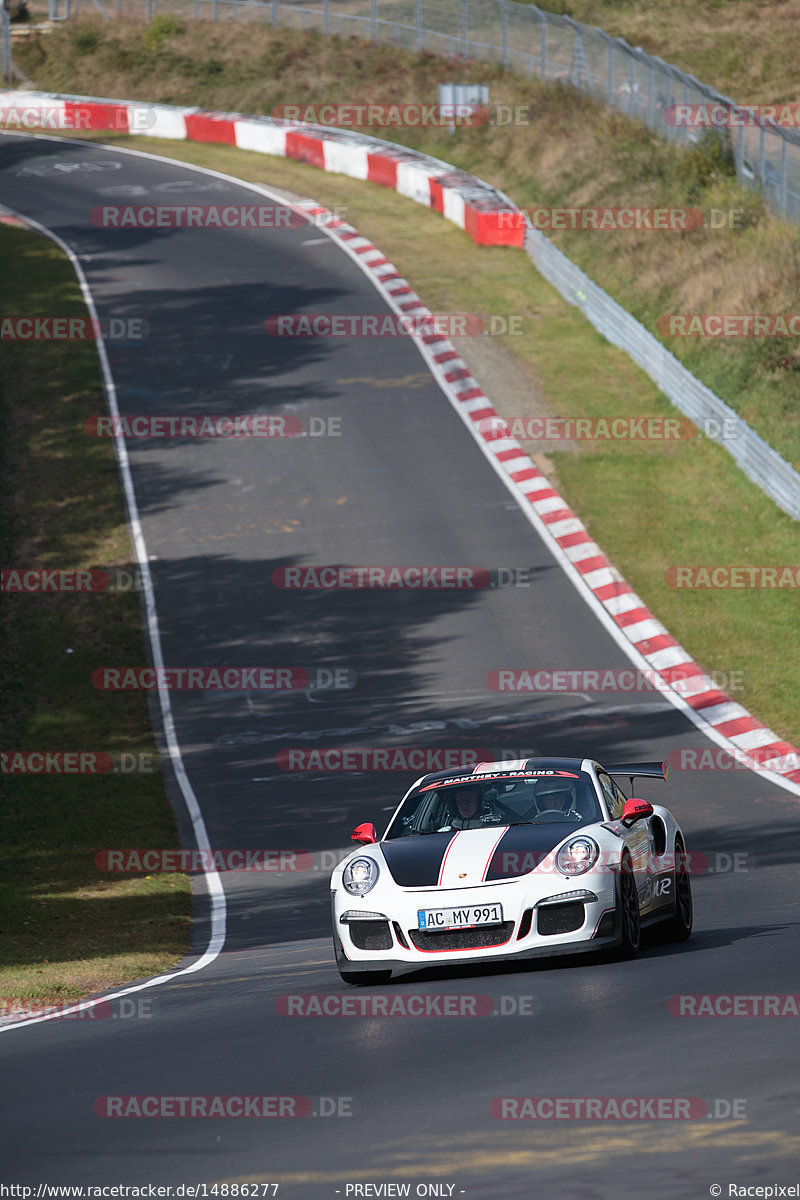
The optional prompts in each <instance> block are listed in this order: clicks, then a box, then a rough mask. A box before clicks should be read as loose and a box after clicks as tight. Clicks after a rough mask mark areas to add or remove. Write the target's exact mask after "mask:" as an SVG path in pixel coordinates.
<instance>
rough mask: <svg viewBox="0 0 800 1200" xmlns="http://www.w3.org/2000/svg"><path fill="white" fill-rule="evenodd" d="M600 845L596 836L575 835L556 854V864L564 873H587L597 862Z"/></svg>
mask: <svg viewBox="0 0 800 1200" xmlns="http://www.w3.org/2000/svg"><path fill="white" fill-rule="evenodd" d="M599 854H600V847H599V846H598V844H597V842H596V841H595V840H594V838H590V837H574V838H571V839H570V840H569V841H568V842H566V843H565V844H564V845H563V846H562V847H561V849H560V850H559V852H558V854H557V856H556V866H557V867H558V869H559V871H560V872H561V874H562V875H585V874H586V872H587V871H591V869H592V867H593V866H594V864H595V863H596V862H597V859H598V856H599Z"/></svg>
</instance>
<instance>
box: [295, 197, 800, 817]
mask: <svg viewBox="0 0 800 1200" xmlns="http://www.w3.org/2000/svg"><path fill="white" fill-rule="evenodd" d="M297 207H299V208H302V209H304V210H305V211H307V212H309V213H311V214H312V215H313V217H314V221H315V224H317V225H319V226H320V227H322V228H325V229H326V230H327V231H328V232H329V233H330V234H331V235H332V236H333V237H335V238H336V240H337V241H338V242H339V243H340V244H341V245H342V246H343V247H344V248H345V249H346V250H347V251H348V253H349V254H350V255H351V257H353V258H354V259H356V261H358V262H359V263H360V264H361V266H362V268H363V270H364V271H365V272H366V273H367V274H368V275H370V276H371V277H372V279H373V282H374V284H375V285H376V287H377V288H378V290H379V291H380V292H382V293H383V295H384V298H385V299H386V300H387V301H388V302H389V304H390V306H391V307H392V308H393V309H394V310H395V311H396V312H397V313H402V314H405V315H409V316H415V317H416V316H419V317H423V316H428V315H430V310H429V309H428V308H427V307H426V306H425V305H424V304H423V303H422V301H421V300H420V298H419V296H418V295H417V294H416V292H415V291H414V290H413V288H412V287H411V286H410V285H409V284H408V282H407V281H406V280H405V279H404V278H403V277H402V276H401V275H400V274H399V272H398V271H397V270H396V269H395V267H394V266H393V265H392V264H391V263H390V262H389V261H388V260H387V259H386V258H385V257H384V255H383V254H382V253H381V251H380V250H378V248H377V247H376V246H374V245H373V244H372V242H370V241H368V240H367V239H366V238H363V237H361V236H360V234H359V233H358V232H357V230H355V229H354V228H353V227H352V226H351V225H348V224H347V223H346V222H345V221H343V220H341V219H340V218H338V217H336V216H335V215H334V214H333V213H331V212H329V211H328V210H327V209H325V208H323V207H321V206H320V205H316V204H314V203H313V201H305V202H303V203H302V204H300V205H298V206H297ZM415 340H416V341H417V342H418V343H420V348H421V349H422V350H423V354H424V357H425V358H426V359H427V360H428V362H429V363H430V365H431V369H432V371H433V374H434V375H435V377H436V379H437V380H438V382H439V384H440V386H441V387H442V389H443V390H444V391H445V392H446V394H447V395H448V396H449V397H450V399H451V401H452V402H453V403H454V405H455V407H456V408H457V411H458V412H459V414H460V416H461V417H462V419H463V420H464V421H465V423H466V424H467V425H468V426H469V427H470V429H471V430H472V433H473V435H474V436H475V438H476V439H477V440H478V441H479V443H480V444H481V446H482V447H483V449H484V452H485V453H486V454H487V457H489V458H490V459H491V461H492V462H493V464H494V465H495V468H496V469H497V470H498V472H499V473H500V474H501V475H502V476H503V477H504V478H505V480H506V481H507V482H508V483H509V484H510V485H511V486H512V490H513V491H514V493H515V495H516V496H517V499H518V500H520V502H521V503H522V505H523V508H526V509H527V510H528V512H529V513H530V514H535V517H536V521H535V522H534V523H535V524H536V527H537V529H538V530H539V532H540V534H541V535H542V537H543V538H544V540H545V541H546V542H547V543H549V544H550V545H551V547H553V548H557V550H558V552H559V553H558V554H557V555H556V557H557V558H558V560H559V562H560V564H561V566H562V567H563V568H564V570H565V571H566V572H567V574H568V575H569V576H570V577H571V579H572V581H573V582H575V583H577V584H578V586H579V590H580V591H581V592H582V593H583V594H584V596H585V593H586V590H587V589H588V591H589V592H590V593H591V596H592V597H593V598H594V600H595V601H596V602H597V604H598V605H599V606H600V610H601V611H602V613H603V615H604V617H605V618H606V619H605V620H604V622H603V623H604V624H605V625H606V627H607V628H610V630H613V632H614V634H615V635H616V636H615V640H616V641H617V642H618V644H623V641H624V648H625V649H626V650H628V651H630V650H632V651H634V652H635V655H629V656H631V657H633V658H634V661H635V663H636V665H637V666H639V667H641V668H642V669H645V670H647V671H649V672H650V673H653V672H655V673H656V674H657V675H658V676H659V678H660V679H661V680H663V682H664V684H665V685H666V687H667V689H668V690H665V691H664V692H663V693H660V694H663V695H665V696H666V697H667V698H668V699H669V700H670V701H671V702H672V703H673V704H675V705H676V707H679V708H681V709H682V710H683V711H684V712H685V713H686V715H687V716H689V718H690V719H691V720H692V721H693V724H695V725H696V726H697V727H698V728H699V729H701V730H702V731H703V732H705V733H707V734H709V735H710V736H712V731H713V740H714V741H715V742H716V743H717V744H718V745H719V746H720V747H722V748H723V749H725V750H727V751H728V752H729V753H730V755H731V756H732V757H733V758H735V759H737V760H738V761H740V762H741V763H742V765H743V766H746V767H748V768H750V769H752V770H754V771H757V772H758V773H759V774H761V775H763V776H765V777H766V778H770V779H771V780H772V781H773V782H775V783H780V784H781V785H782V786H784V787H785V786H787V784H788V785H789V790H791V791H793V792H795V794H797V795H800V751H798V750H796V749H795V747H793V746H792V745H790V744H789V743H788V742H784V741H782V740H781V739H780V738H779V737H778V736H777V734H775V733H774V732H773V731H772V730H771V729H768V728H767V727H766V726H764V725H762V724H761V723H760V722H759V721H757V720H756V718H755V717H753V716H751V715H750V713H748V711H747V710H746V709H745V708H744V707H743V706H742V705H741V704H738V703H737V702H736V701H734V700H732V699H731V697H730V696H729V695H727V693H725V692H723V691H721V690H720V689H719V688H717V687H716V686H715V685H714V684H713V682H712V681H711V679H709V677H708V676H707V675H706V674H705V673H704V672H703V670H702V669H701V668H700V667H699V666H698V664H697V663H696V662H695V661H694V660H693V659H692V657H691V655H690V654H688V653H687V651H686V650H684V648H683V647H682V646H681V645H680V644H679V643H678V642H677V641H676V640H675V638H673V637H672V636H671V634H670V633H669V632H668V630H667V629H666V628H665V627H664V626H663V625H662V624H661V622H660V621H658V620H657V619H656V617H654V616H653V614H652V613H651V612H650V610H649V609H648V608H647V606H646V605H645V603H644V601H643V600H641V599H640V597H639V596H637V594H636V593H635V592H634V590H633V588H631V587H630V585H629V584H628V583H626V582H625V580H624V578H623V577H622V575H621V574H620V573H619V571H618V570H617V569H616V567H614V565H613V564H612V563H611V562H610V561H609V559H608V558H606V556H605V554H603V552H602V550H601V549H600V547H599V546H598V545H597V543H596V542H595V541H593V540H592V538H591V537H590V535H589V533H588V531H587V529H586V528H585V526H584V525H583V523H582V522H581V520H580V518H579V517H578V516H576V514H575V513H574V512H573V511H572V509H571V508H570V507H569V505H568V504H567V502H566V501H565V500H564V499H563V497H562V496H560V495H559V494H558V492H557V491H556V490H555V488H554V487H553V486H552V485H551V483H550V481H549V480H548V479H547V478H546V476H544V475H543V474H542V472H541V471H540V470H539V469H538V468H537V467H536V466H535V465H534V464H533V462H532V460H531V458H530V456H529V455H528V454H527V453H526V452H525V451H524V450H523V449H522V447H521V446H520V444H519V442H518V441H517V440H516V439H515V438H513V437H512V436H511V434H510V432H509V429H508V426H507V424H506V422H505V421H504V420H503V418H502V417H501V416H499V414H498V413H497V412H496V410H495V408H494V407H493V405H492V402H491V401H490V400H489V399H488V397H487V396H486V395H485V393H484V392H483V390H482V389H481V387H480V385H479V384H478V382H477V380H476V379H475V377H474V376H473V375H472V374H471V372H470V371H469V368H468V367H467V365H466V363H465V362H464V360H463V359H462V358H460V357H459V355H458V353H457V352H456V350H455V349H454V347H453V345H452V343H451V342H449V341H448V340H447V339H446V338H443V337H440V336H439V335H436V334H430V335H423V336H420V337H415ZM609 621H610V623H611V624H610V625H609ZM675 683H678V685H679V689H680V690H677V689H676V690H673V689H672V685H674V684H675ZM681 684H683V688H680V685H681ZM754 751H757V752H758V760H756V759H755V758H751V757H750V755H749V753H748V752H754ZM787 759H788V760H789V762H790V763H796V764H797V766H796V767H792V766H791V765H789V766H787V765H786V764H785V760H787ZM775 760H777V763H775ZM771 762H773V763H775V769H771V768H770V763H771ZM778 768H780V769H778Z"/></svg>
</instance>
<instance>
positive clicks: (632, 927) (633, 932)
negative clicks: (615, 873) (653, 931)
mask: <svg viewBox="0 0 800 1200" xmlns="http://www.w3.org/2000/svg"><path fill="white" fill-rule="evenodd" d="M617 923H618V926H619V929H620V934H621V941H620V944H619V947H618V949H617V952H616V956H615V957H616V958H618V959H630V958H635V957H636V955H637V954H638V953H639V946H640V945H641V942H642V922H641V917H640V915H639V895H638V893H637V891H636V877H635V875H634V873H633V864H632V863H631V860H630V857H629V855H627V854H626V855H625V857H624V858H623V860H622V869H621V870H620V873H619V892H618V895H617Z"/></svg>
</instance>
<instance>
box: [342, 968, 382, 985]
mask: <svg viewBox="0 0 800 1200" xmlns="http://www.w3.org/2000/svg"><path fill="white" fill-rule="evenodd" d="M339 974H340V975H341V977H342V980H343V981H344V983H352V984H354V985H355V986H356V987H368V986H369V985H370V984H372V985H375V984H379V983H388V982H389V980H390V979H391V978H392V972H391V971H340V972H339Z"/></svg>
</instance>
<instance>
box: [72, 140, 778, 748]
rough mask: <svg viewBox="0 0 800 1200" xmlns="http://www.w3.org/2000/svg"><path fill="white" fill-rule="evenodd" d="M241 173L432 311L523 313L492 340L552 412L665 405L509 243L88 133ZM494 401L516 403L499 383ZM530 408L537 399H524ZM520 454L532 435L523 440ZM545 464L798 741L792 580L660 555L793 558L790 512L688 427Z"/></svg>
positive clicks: (208, 153) (198, 148) (343, 190)
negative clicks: (699, 577)
mask: <svg viewBox="0 0 800 1200" xmlns="http://www.w3.org/2000/svg"><path fill="white" fill-rule="evenodd" d="M96 140H101V141H106V142H109V143H112V144H119V145H130V144H133V145H135V146H136V147H137V148H139V149H142V150H147V151H148V152H150V153H156V154H161V155H165V156H166V157H169V158H174V159H177V160H179V161H182V162H191V163H196V164H198V165H202V166H208V167H212V168H213V169H215V170H219V171H223V172H225V173H227V174H231V175H234V176H236V177H238V178H242V179H245V180H248V181H250V182H260V183H264V184H272V185H273V186H276V187H284V188H288V189H290V190H291V191H293V192H296V193H298V194H300V195H303V196H313V197H314V198H315V199H317V200H319V201H320V202H321V203H323V204H325V205H327V206H328V207H329V208H332V207H337V208H339V209H341V210H343V213H344V215H345V216H346V219H347V220H348V221H351V222H352V223H353V224H355V226H356V227H357V228H358V230H359V232H361V233H362V234H363V235H364V236H365V237H368V238H370V239H372V240H373V241H374V242H375V244H376V245H377V246H378V247H379V248H380V249H381V250H382V251H383V252H384V253H385V254H386V256H387V257H388V258H389V260H390V261H391V262H393V263H394V264H395V266H396V267H397V268H398V270H399V271H400V272H401V273H402V274H403V275H405V276H406V278H407V279H409V281H410V282H411V284H412V286H413V287H414V288H415V290H417V291H418V292H419V294H420V295H421V296H422V298H423V300H424V301H425V303H426V304H427V305H428V306H429V307H430V308H431V309H432V310H434V311H439V312H442V311H456V312H476V313H480V314H483V315H486V314H491V313H496V314H509V313H516V314H522V315H523V318H524V319H523V334H522V336H515V337H505V338H503V339H501V341H502V343H503V345H504V346H505V347H506V348H507V349H508V350H509V351H510V352H511V354H513V355H514V356H515V358H516V359H517V360H518V362H519V363H520V364H521V365H522V367H523V369H524V370H525V371H526V373H527V374H528V375H529V377H530V378H531V379H533V380H535V381H536V384H537V387H539V388H540V389H541V392H542V394H543V395H544V396H545V397H546V399H547V403H548V406H549V408H550V410H551V411H552V412H555V413H558V414H560V415H563V416H573V417H580V416H588V417H599V418H602V417H604V418H607V419H611V418H613V417H617V416H625V417H647V416H651V415H652V416H660V417H673V418H674V417H676V415H678V414H677V413H676V410H675V409H674V408H673V407H672V406H671V405H670V404H669V402H668V401H667V400H666V398H665V397H664V396H663V395H662V394H661V393H659V391H658V389H657V388H656V386H655V385H654V384H653V383H652V382H651V380H649V379H648V378H647V376H646V375H644V373H643V372H642V371H641V370H639V368H637V367H636V366H635V365H634V364H633V363H632V362H631V360H630V359H629V358H628V357H627V355H625V354H624V353H623V352H622V351H621V350H618V349H616V348H615V347H613V346H611V345H610V344H609V343H608V342H606V341H605V339H604V338H602V337H601V336H600V335H599V334H598V333H597V332H596V331H595V330H594V329H593V328H592V327H591V326H590V325H589V324H588V323H587V322H586V321H585V320H584V318H583V317H582V315H581V314H580V312H579V311H578V310H577V309H575V308H573V307H572V306H570V305H567V304H566V303H565V302H564V301H563V300H562V299H561V297H560V296H559V295H558V294H557V293H556V292H555V290H554V289H553V288H551V287H550V285H549V284H547V283H546V281H545V280H544V279H543V278H542V277H541V276H540V275H539V274H538V272H537V271H535V270H534V268H533V267H532V266H531V264H530V262H529V260H528V259H527V258H526V256H524V255H523V254H521V253H519V252H518V251H515V250H512V249H506V248H501V247H495V248H487V247H477V246H475V245H474V244H473V243H472V242H471V241H470V240H469V238H468V237H467V236H466V235H465V234H464V233H462V232H461V231H460V230H459V229H457V228H456V227H455V226H453V225H451V224H450V223H449V222H445V221H443V220H442V218H441V217H440V216H438V215H437V214H435V213H433V212H431V211H429V210H426V209H422V208H420V207H419V206H417V205H415V204H413V203H412V202H411V201H409V200H406V199H403V198H402V197H399V196H397V195H396V194H395V193H394V192H390V191H388V190H387V189H384V188H380V187H377V186H375V185H374V184H366V183H360V182H357V181H353V180H349V179H344V178H342V177H339V176H336V175H327V174H324V173H322V172H321V171H318V170H316V169H315V168H313V167H308V166H305V165H303V164H301V163H295V162H291V161H288V160H285V159H265V158H264V157H263V156H261V155H256V154H252V153H249V152H246V151H241V150H237V149H235V148H233V147H229V146H210V145H196V144H192V143H186V142H180V143H175V144H172V143H171V144H169V145H166V144H165V143H164V142H161V141H158V140H156V139H150V138H136V139H129V138H120V137H113V138H109V137H107V136H106V137H103V136H101V135H97V139H96ZM490 395H491V396H492V399H493V401H494V403H495V406H496V407H497V409H498V411H499V412H500V413H501V414H502V415H504V416H506V417H507V419H513V418H514V417H516V416H517V415H518V412H517V410H516V409H514V410H511V409H510V408H509V407H508V406H507V404H506V397H505V396H504V394H503V393H502V391H498V390H496V389H492V390H491V391H490ZM531 411H532V412H533V411H538V410H533V409H532V410H531ZM525 445H526V448H527V449H528V450H529V451H531V452H533V453H536V451H537V450H538V449H541V447H537V446H536V445H534V444H531V443H525ZM549 459H550V461H549V464H547V468H548V469H549V470H550V473H551V476H552V477H553V478H554V479H555V481H556V483H557V486H559V487H560V488H561V490H562V492H563V494H564V495H565V496H566V498H567V500H568V501H569V503H570V504H571V505H572V507H573V508H574V509H575V511H576V512H577V513H578V514H579V515H580V517H581V518H582V520H583V521H584V522H585V524H586V525H587V527H588V528H589V530H590V532H591V533H592V535H593V536H594V537H595V538H596V539H597V541H598V542H599V544H600V545H601V547H602V548H603V550H604V551H605V552H606V554H608V555H609V557H610V558H611V559H612V561H613V562H614V563H615V565H616V566H617V567H619V569H620V570H621V571H622V572H623V574H624V575H625V577H626V578H627V579H628V582H629V583H630V584H631V585H632V586H633V587H634V588H635V590H636V591H637V592H638V593H639V594H640V595H641V596H642V598H643V599H644V600H645V602H646V603H647V604H648V605H649V607H650V608H651V609H652V611H653V612H654V613H655V614H656V615H657V616H658V618H659V619H660V620H662V621H663V622H664V623H665V624H666V626H667V628H668V629H669V631H670V632H671V633H672V634H673V636H675V637H676V638H677V639H678V640H679V641H680V642H681V643H682V644H683V645H684V646H685V647H686V648H687V650H689V652H690V653H691V654H692V655H693V656H694V657H695V658H696V659H697V661H698V662H700V663H701V664H702V666H703V667H704V668H705V669H706V670H708V671H716V672H719V673H724V674H730V673H733V672H737V673H739V676H737V678H739V677H741V679H742V680H743V685H744V686H743V687H742V689H741V690H736V691H735V693H734V699H736V700H738V701H739V702H740V703H742V704H744V705H746V706H747V707H748V708H750V709H751V711H753V712H754V713H755V714H756V715H757V716H758V717H759V718H760V719H761V720H762V721H764V722H765V724H767V725H770V726H771V727H772V728H774V729H775V730H776V731H777V732H779V733H780V734H781V735H782V736H783V737H785V738H787V739H788V740H790V741H794V742H795V743H798V742H800V717H798V703H797V701H798V685H797V673H796V669H795V665H794V659H793V656H792V654H791V653H790V652H789V647H790V646H791V645H792V643H793V640H794V636H793V635H794V634H795V632H796V630H797V628H798V618H797V603H798V600H797V596H796V594H795V593H794V592H793V591H775V592H769V591H751V590H742V591H697V592H692V591H687V590H675V589H673V588H670V587H669V586H668V585H667V583H666V580H665V575H666V572H667V571H668V569H669V568H670V567H671V566H673V565H696V564H706V563H707V564H715V565H716V564H753V565H772V564H780V565H783V564H787V563H795V564H800V526H798V523H797V522H795V521H793V520H792V519H791V518H790V517H788V516H786V515H785V514H784V513H782V512H780V510H779V509H778V508H777V507H776V505H775V504H773V502H772V501H771V500H769V499H768V498H767V497H765V496H764V495H763V493H762V492H760V491H759V489H758V488H756V487H755V485H753V484H751V483H750V482H749V481H748V480H747V479H746V478H745V476H744V475H743V474H742V472H741V471H740V470H739V469H738V467H737V466H736V465H735V463H734V462H733V460H732V459H731V458H730V456H729V455H728V454H727V453H726V452H725V451H724V450H722V449H721V448H720V447H719V446H716V445H715V444H714V443H712V442H710V441H707V440H702V439H698V438H690V439H685V440H680V441H676V442H669V443H665V442H644V441H625V442H614V443H611V444H609V443H604V442H600V441H598V442H595V443H583V444H582V445H581V447H580V449H579V451H576V452H568V451H561V452H556V453H551V454H550V455H549Z"/></svg>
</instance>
